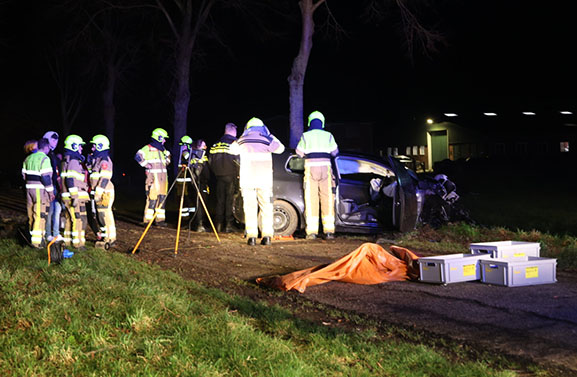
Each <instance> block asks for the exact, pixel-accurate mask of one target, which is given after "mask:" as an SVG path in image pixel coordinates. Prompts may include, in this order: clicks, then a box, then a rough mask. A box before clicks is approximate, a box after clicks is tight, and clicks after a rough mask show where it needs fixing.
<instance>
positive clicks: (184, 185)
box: [176, 135, 196, 220]
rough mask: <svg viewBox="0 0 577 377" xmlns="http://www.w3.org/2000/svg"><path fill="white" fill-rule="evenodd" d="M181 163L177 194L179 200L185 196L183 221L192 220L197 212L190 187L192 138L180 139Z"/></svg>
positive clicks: (182, 212)
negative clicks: (192, 216) (191, 197)
mask: <svg viewBox="0 0 577 377" xmlns="http://www.w3.org/2000/svg"><path fill="white" fill-rule="evenodd" d="M178 144H179V145H180V162H179V165H178V176H177V177H176V192H177V195H178V200H180V198H181V197H182V195H183V191H184V197H183V203H182V208H181V210H180V217H181V218H182V220H188V219H190V216H191V215H192V214H193V213H194V211H195V209H196V208H195V206H194V205H193V203H192V200H191V199H190V191H189V190H190V187H189V186H190V185H192V178H191V176H190V171H189V170H188V167H189V164H190V160H191V154H190V151H191V149H192V138H191V137H190V136H186V135H185V136H183V137H181V138H180V142H179V143H178Z"/></svg>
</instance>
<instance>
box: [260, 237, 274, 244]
mask: <svg viewBox="0 0 577 377" xmlns="http://www.w3.org/2000/svg"><path fill="white" fill-rule="evenodd" d="M270 243H271V242H270V237H263V238H262V240H260V244H261V245H263V246H268V245H270Z"/></svg>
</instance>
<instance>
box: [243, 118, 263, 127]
mask: <svg viewBox="0 0 577 377" xmlns="http://www.w3.org/2000/svg"><path fill="white" fill-rule="evenodd" d="M262 126H264V123H263V122H262V120H260V119H259V118H250V120H249V121H248V122H246V129H247V130H248V129H249V128H251V127H262Z"/></svg>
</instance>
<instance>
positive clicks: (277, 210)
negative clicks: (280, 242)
mask: <svg viewBox="0 0 577 377" xmlns="http://www.w3.org/2000/svg"><path fill="white" fill-rule="evenodd" d="M273 206H274V209H273V226H274V234H275V235H276V236H291V235H292V234H293V233H294V232H295V231H296V230H297V227H298V225H299V218H298V215H297V211H296V210H295V209H294V207H293V206H292V205H291V204H290V203H287V202H285V201H284V200H275V201H274V203H273Z"/></svg>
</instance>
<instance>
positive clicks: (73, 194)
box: [60, 135, 90, 250]
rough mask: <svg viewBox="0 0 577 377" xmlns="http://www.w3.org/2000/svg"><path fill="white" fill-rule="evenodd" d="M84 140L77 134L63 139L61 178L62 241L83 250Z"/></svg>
mask: <svg viewBox="0 0 577 377" xmlns="http://www.w3.org/2000/svg"><path fill="white" fill-rule="evenodd" d="M84 144H85V143H84V140H82V138H81V137H80V136H78V135H69V136H68V137H67V138H66V139H65V140H64V157H63V159H62V169H61V170H60V172H61V173H60V174H61V177H62V179H63V184H62V186H63V187H62V201H63V203H64V207H65V208H66V213H65V215H66V224H65V226H64V242H65V244H67V245H70V244H71V243H72V246H74V247H76V248H77V249H79V250H84V248H85V247H84V245H85V243H86V238H85V232H84V228H85V227H86V224H87V223H88V221H87V216H86V203H87V202H88V201H89V200H90V197H89V195H88V177H87V175H88V173H87V171H86V168H85V165H84V164H85V161H84V156H83V155H82V146H83V145H84Z"/></svg>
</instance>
